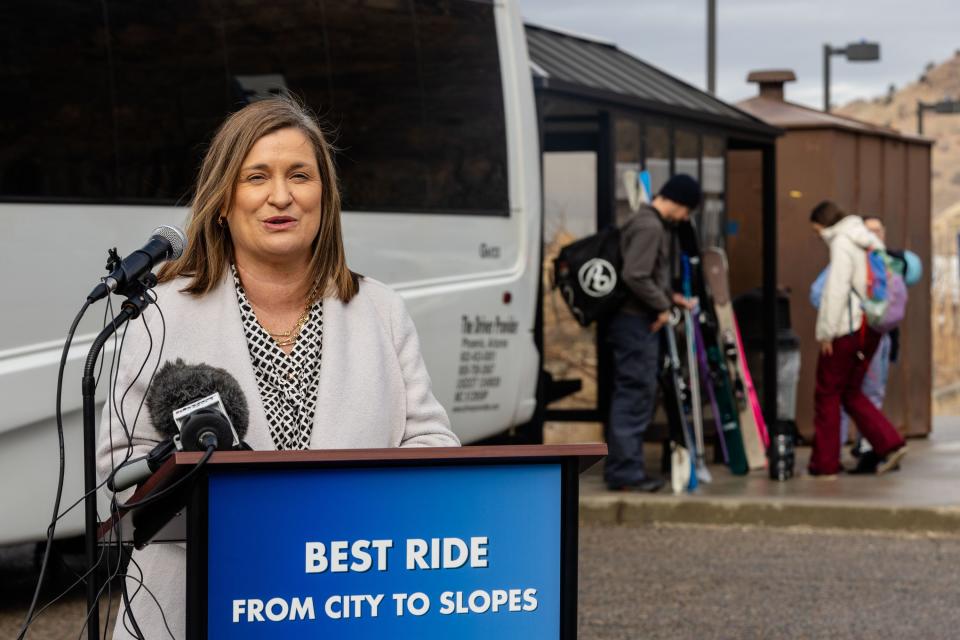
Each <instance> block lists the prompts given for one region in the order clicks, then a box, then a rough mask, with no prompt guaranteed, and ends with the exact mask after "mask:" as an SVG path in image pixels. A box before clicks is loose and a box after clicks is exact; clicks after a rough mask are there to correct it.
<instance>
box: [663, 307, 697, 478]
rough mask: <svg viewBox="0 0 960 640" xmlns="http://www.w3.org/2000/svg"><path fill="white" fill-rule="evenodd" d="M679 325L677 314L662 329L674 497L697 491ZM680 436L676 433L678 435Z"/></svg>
mask: <svg viewBox="0 0 960 640" xmlns="http://www.w3.org/2000/svg"><path fill="white" fill-rule="evenodd" d="M679 323H680V317H679V314H677V313H673V314H672V316H671V319H670V322H668V323H667V325H666V326H664V327H663V331H664V333H665V335H666V339H667V353H666V358H665V360H666V366H665V376H664V382H665V385H666V387H667V390H666V391H667V393H666V394H665V396H666V395H672V396H673V398H672V401H670V399H669V398H665V399H667V402H666V407H665V408H666V410H667V419H668V422H669V423H670V432H671V433H670V441H671V443H670V449H671V465H670V477H671V486H672V488H673V492H674V493H681V492H683V490H684V489H686V490H687V491H690V492H692V491H694V490H695V489H696V488H697V473H696V462H695V459H696V449H695V446H696V445H695V444H694V442H693V438H692V437H691V433H690V420H689V417H690V411H691V407H690V388H689V386H688V385H687V382H686V380H684V378H683V371H682V369H681V364H680V351H679V349H677V336H676V333H675V332H676V329H677V326H678V325H679ZM677 432H679V433H677Z"/></svg>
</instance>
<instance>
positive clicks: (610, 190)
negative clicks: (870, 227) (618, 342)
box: [526, 24, 781, 438]
mask: <svg viewBox="0 0 960 640" xmlns="http://www.w3.org/2000/svg"><path fill="white" fill-rule="evenodd" d="M526 32H527V46H528V49H529V55H530V62H531V71H532V74H533V82H534V89H535V92H536V99H537V110H538V118H539V124H540V135H541V150H542V163H543V180H544V194H543V195H544V226H543V228H544V274H545V276H544V296H543V319H544V322H543V323H541V326H542V328H543V329H542V334H541V335H540V336H538V340H539V341H540V342H541V346H542V348H541V353H543V354H544V370H545V376H546V380H545V384H544V385H542V386H543V387H544V391H543V394H544V402H545V404H546V411H545V419H546V420H547V421H556V422H568V423H569V422H578V423H579V422H583V423H597V422H605V421H606V407H607V406H608V402H609V398H610V392H611V376H612V363H611V361H610V355H609V353H608V350H607V349H604V348H603V345H604V342H605V336H604V328H603V326H600V327H598V328H596V329H594V328H592V327H591V328H589V329H582V328H580V327H579V326H578V325H576V323H575V322H574V321H573V320H572V319H571V318H569V314H568V313H567V310H566V309H565V308H564V307H563V302H562V301H561V300H560V299H559V294H557V293H556V292H554V291H552V290H551V287H550V281H549V277H550V276H549V274H550V271H551V260H552V258H553V257H554V256H555V255H556V252H557V251H558V250H559V248H560V247H561V246H562V245H564V244H567V243H568V242H569V241H571V240H573V239H575V238H577V237H582V236H585V235H588V234H590V233H594V232H595V231H596V230H598V229H601V228H603V227H606V226H608V225H613V224H617V223H618V222H619V221H621V220H622V219H623V217H624V216H625V215H626V214H627V213H628V212H629V211H630V209H629V204H628V199H627V193H626V188H625V187H624V181H623V175H624V173H625V172H627V171H631V170H646V171H648V172H649V173H650V177H651V182H652V185H651V186H652V192H653V193H654V194H655V193H656V192H657V191H658V190H659V188H660V186H662V185H663V184H664V182H666V180H667V179H669V178H670V176H672V175H674V174H679V173H686V174H689V175H692V176H693V177H695V178H697V179H698V180H699V181H700V183H701V184H702V185H703V190H704V196H705V197H704V204H703V206H702V207H701V208H700V209H699V211H696V212H694V216H693V217H694V220H695V222H696V224H697V229H698V231H699V234H700V241H701V245H702V246H704V247H707V246H717V247H722V248H730V243H729V240H730V239H731V238H732V237H735V236H737V235H738V234H742V233H750V234H757V235H758V237H759V238H760V242H759V243H758V244H750V245H746V247H747V248H745V249H743V250H744V251H749V255H744V256H738V259H744V260H749V261H752V262H754V263H755V264H758V265H761V271H762V290H763V306H762V308H763V313H762V316H763V319H762V320H763V325H764V327H765V336H767V338H765V339H764V353H765V354H766V356H767V357H765V358H763V361H764V362H765V363H769V364H764V367H763V368H764V371H763V372H760V371H757V372H754V376H755V377H758V378H764V379H767V380H772V381H773V382H774V384H767V385H764V388H763V390H764V397H763V399H762V402H763V406H764V411H765V413H766V414H767V415H768V419H772V418H773V417H774V416H775V407H776V398H777V386H776V361H777V358H776V349H777V345H776V339H775V327H776V323H777V318H776V307H775V296H776V282H777V259H776V248H777V243H776V238H777V227H776V219H777V216H776V207H777V201H776V198H775V186H776V185H775V181H776V165H775V163H776V156H775V141H776V137H777V136H778V135H779V134H780V133H781V132H780V130H779V129H777V128H776V127H774V126H771V125H769V124H766V123H764V122H763V121H761V120H759V119H757V118H756V117H754V116H752V115H750V114H748V113H746V112H744V111H742V110H740V109H738V108H736V107H733V106H731V105H729V104H727V103H725V102H723V101H721V100H719V99H717V98H716V97H714V96H712V95H710V94H708V93H705V92H704V91H701V90H700V89H698V88H696V87H694V86H692V85H689V84H687V83H685V82H683V81H681V80H679V79H677V78H675V77H673V76H671V75H669V74H667V73H665V72H663V71H661V70H660V69H657V68H655V67H653V66H651V65H649V64H647V63H645V62H643V61H642V60H640V59H638V58H636V57H635V56H633V55H631V54H629V53H627V52H625V51H623V50H621V49H620V48H618V47H617V46H616V45H615V44H613V43H611V42H604V41H600V40H596V39H593V38H589V37H585V36H581V35H577V34H571V33H568V32H563V31H558V30H555V29H549V28H545V27H542V26H534V25H529V24H528V25H527V26H526ZM738 150H751V151H755V152H757V153H759V156H760V158H761V162H760V164H759V165H758V166H757V167H756V169H755V171H754V175H753V176H752V177H753V178H754V184H755V185H756V186H753V185H751V186H750V187H748V188H749V189H751V190H753V191H756V192H757V195H759V197H760V201H761V215H760V217H759V218H758V220H757V221H756V223H755V225H756V226H755V228H753V229H743V228H741V226H740V225H738V224H737V223H736V222H735V221H734V220H733V219H732V218H731V216H730V215H729V213H728V212H729V203H730V201H731V200H732V199H734V198H735V197H736V196H737V195H738V194H736V193H731V191H730V180H729V162H728V157H729V155H730V154H731V153H734V152H736V151H738ZM736 188H741V187H739V186H737V187H736ZM738 250H740V249H739V248H738ZM658 422H659V421H658ZM591 435H595V434H591ZM584 436H587V434H573V435H572V437H573V438H580V437H584ZM654 437H655V435H654Z"/></svg>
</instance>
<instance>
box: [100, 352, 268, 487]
mask: <svg viewBox="0 0 960 640" xmlns="http://www.w3.org/2000/svg"><path fill="white" fill-rule="evenodd" d="M145 404H146V406H147V414H148V415H149V416H150V421H151V422H152V423H153V427H154V428H155V429H156V430H157V431H158V432H159V433H160V435H161V436H163V440H162V441H161V442H160V443H159V444H157V446H156V447H154V448H153V450H152V451H151V452H150V453H148V454H147V455H146V456H144V457H142V458H136V459H133V460H129V461H127V462H126V463H125V464H123V465H122V466H120V467H118V468H117V469H116V470H115V471H114V473H113V474H112V475H111V477H110V478H109V479H108V481H107V486H108V487H109V488H110V489H111V490H112V491H123V490H124V489H127V488H128V487H132V486H133V485H135V484H140V483H141V482H143V481H145V480H146V479H147V478H149V477H150V475H151V474H152V473H153V472H154V471H156V470H157V469H159V468H160V466H161V465H162V464H163V463H164V462H165V461H166V460H167V458H169V457H170V456H171V455H172V454H173V453H174V452H176V451H205V450H206V449H207V447H213V448H214V449H217V450H228V449H242V448H249V447H247V445H246V443H244V442H243V438H244V437H245V436H246V435H247V427H248V426H249V424H250V410H249V408H248V407H247V398H246V396H245V395H244V393H243V389H241V388H240V383H239V382H237V380H236V378H234V377H233V376H232V375H230V373H228V372H227V371H226V370H224V369H220V368H218V367H213V366H210V365H208V364H204V363H202V362H201V363H198V364H188V363H186V362H184V361H183V360H181V359H180V358H177V359H176V360H175V361H174V362H170V361H167V362H165V363H164V364H163V366H161V367H160V368H159V369H158V370H157V372H156V374H154V376H153V381H152V382H151V383H150V389H149V390H148V391H147V395H146V398H145Z"/></svg>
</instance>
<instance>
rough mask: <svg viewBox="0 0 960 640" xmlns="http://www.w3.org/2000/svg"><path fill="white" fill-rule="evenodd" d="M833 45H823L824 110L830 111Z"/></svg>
mask: <svg viewBox="0 0 960 640" xmlns="http://www.w3.org/2000/svg"><path fill="white" fill-rule="evenodd" d="M831 54H833V47H831V46H830V45H828V44H825V45H823V111H824V112H825V113H830V56H831Z"/></svg>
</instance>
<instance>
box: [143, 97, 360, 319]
mask: <svg viewBox="0 0 960 640" xmlns="http://www.w3.org/2000/svg"><path fill="white" fill-rule="evenodd" d="M287 128H294V129H298V130H299V131H301V132H302V133H303V134H304V135H305V136H306V137H307V139H308V140H309V141H310V143H311V144H312V145H313V148H314V151H315V153H316V156H317V167H319V169H320V182H321V185H322V188H323V194H322V196H321V202H320V206H321V212H320V231H319V233H317V238H316V239H315V240H314V242H313V258H312V259H311V260H310V267H309V269H310V278H311V279H310V282H314V283H321V284H323V285H325V287H324V286H320V287H318V293H317V295H321V296H322V295H329V294H332V295H335V296H336V297H337V298H339V299H340V300H342V301H343V302H349V301H350V300H351V298H353V296H354V295H356V293H357V289H358V286H359V285H358V281H357V279H356V277H355V276H354V275H353V274H352V273H351V272H350V270H349V269H348V268H347V260H346V255H345V252H344V250H343V237H342V233H341V227H340V191H339V189H338V188H337V173H336V169H335V168H334V164H333V153H332V151H331V148H330V145H329V144H328V143H327V139H326V137H325V136H324V135H323V131H322V130H321V128H320V125H319V124H317V121H316V120H315V119H314V118H313V116H311V115H310V113H309V112H308V111H307V110H306V108H304V107H303V106H302V105H300V104H299V103H298V102H297V101H296V100H295V99H294V98H292V97H287V96H283V97H279V98H269V99H267V100H260V101H258V102H254V103H252V104H250V105H247V106H246V107H244V108H243V109H241V110H240V111H237V112H236V113H233V114H232V115H231V116H230V117H229V118H227V119H226V121H224V123H223V124H222V125H220V128H219V129H218V130H217V133H216V134H215V135H214V136H213V140H212V141H211V142H210V148H209V149H208V150H207V153H206V155H205V156H204V158H203V164H202V165H201V166H200V174H199V176H198V177H197V183H196V189H195V193H194V196H193V201H192V203H191V205H190V209H191V216H190V222H189V223H188V224H187V232H186V233H187V248H186V250H185V251H184V252H183V256H181V257H180V259H179V260H176V261H174V262H171V263H168V264H166V265H164V267H163V268H162V269H161V270H160V273H159V279H160V282H166V281H168V280H173V279H174V278H176V277H178V276H185V277H189V278H192V279H191V281H190V282H189V284H187V286H186V287H185V288H184V289H183V291H185V292H187V293H191V294H193V295H195V296H202V295H204V294H206V293H209V292H210V291H211V290H212V289H213V288H214V287H216V286H217V283H218V282H220V279H221V278H222V277H223V274H224V271H225V270H226V269H227V268H228V267H229V266H230V261H231V259H232V256H233V243H232V241H231V238H230V230H229V227H227V226H226V225H221V224H219V222H218V219H219V218H220V216H226V214H227V212H229V211H230V208H231V207H232V206H233V195H234V188H235V186H236V184H237V181H238V180H239V176H240V168H241V166H242V165H243V160H244V159H245V158H246V157H247V154H248V153H250V149H251V148H253V145H254V144H256V142H257V141H258V140H259V139H260V138H262V137H263V136H265V135H268V134H270V133H273V132H274V131H278V130H280V129H287ZM311 302H312V301H311Z"/></svg>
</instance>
